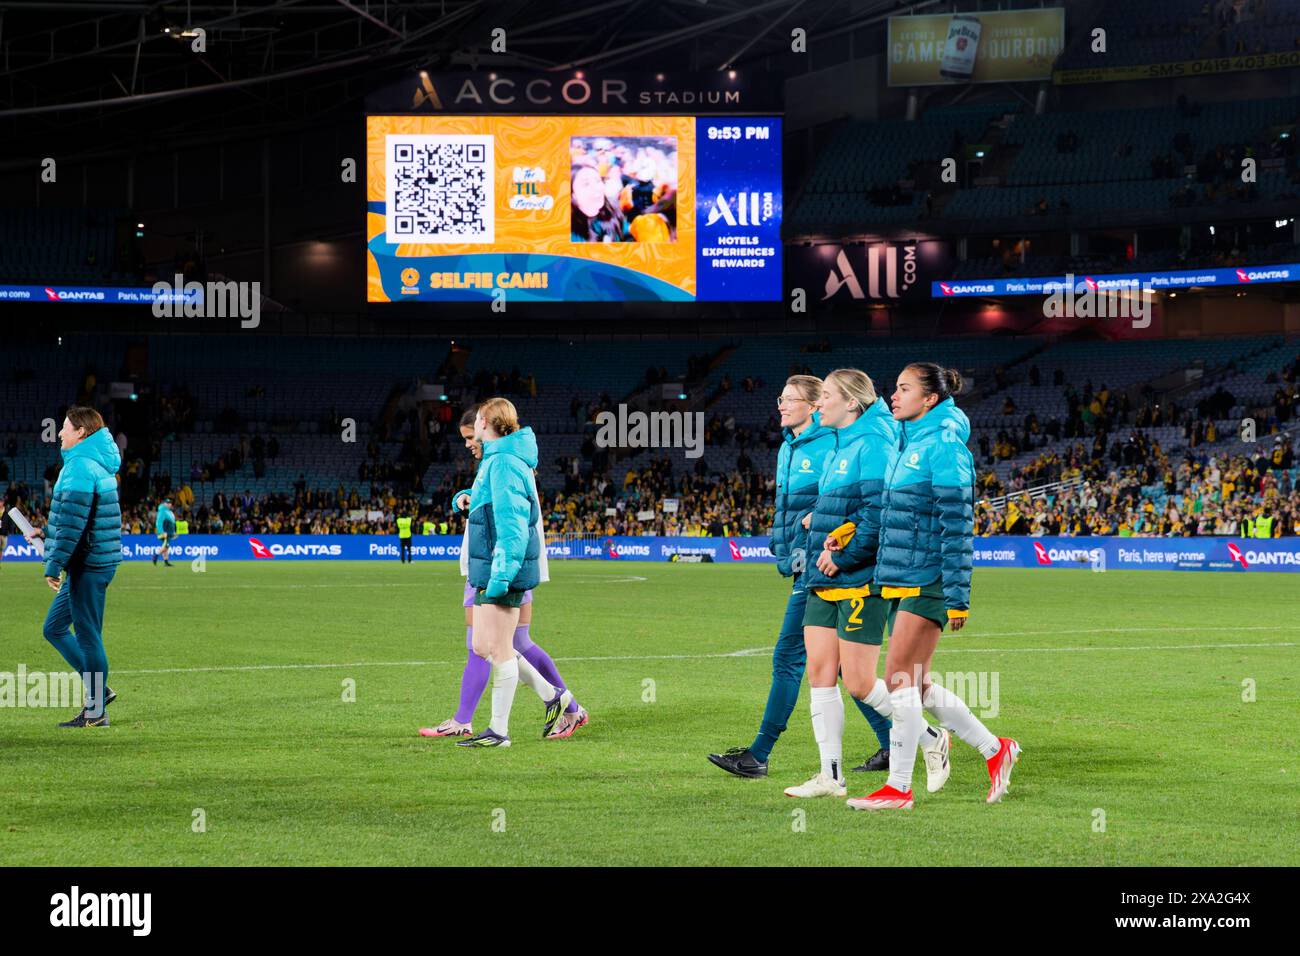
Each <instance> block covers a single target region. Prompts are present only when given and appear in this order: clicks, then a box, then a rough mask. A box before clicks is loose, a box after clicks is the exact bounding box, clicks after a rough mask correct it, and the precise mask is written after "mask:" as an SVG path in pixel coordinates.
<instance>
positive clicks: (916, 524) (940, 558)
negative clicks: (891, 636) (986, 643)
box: [875, 398, 975, 611]
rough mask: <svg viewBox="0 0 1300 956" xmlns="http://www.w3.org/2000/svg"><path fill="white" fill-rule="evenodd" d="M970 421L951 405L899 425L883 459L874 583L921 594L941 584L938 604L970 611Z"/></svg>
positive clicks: (972, 529)
mask: <svg viewBox="0 0 1300 956" xmlns="http://www.w3.org/2000/svg"><path fill="white" fill-rule="evenodd" d="M969 438H970V419H968V418H967V417H966V414H965V413H964V412H963V411H962V410H961V409H959V408H958V407H957V406H956V404H955V403H954V402H953V400H952V399H951V398H947V399H944V400H943V401H942V402H940V403H939V404H938V405H936V406H935V407H934V408H933V409H931V410H930V411H929V412H928V413H927V414H925V415H923V416H922V417H921V418H919V419H917V420H916V421H914V422H903V423H902V429H901V435H900V438H899V441H898V444H897V445H896V446H895V448H894V450H893V451H892V453H891V455H890V461H889V471H888V473H887V475H886V478H885V494H884V510H883V513H882V515H881V519H880V523H881V530H880V553H879V555H878V557H877V559H876V576H875V580H876V583H878V584H881V585H886V586H891V587H923V586H925V585H927V584H932V583H934V582H935V581H939V580H942V582H943V595H944V604H945V606H946V607H947V608H948V609H949V610H951V611H966V610H969V609H970V578H971V557H972V554H973V552H974V533H975V511H974V507H975V459H974V457H973V456H972V455H971V453H970V449H968V448H967V447H966V442H967V440H969Z"/></svg>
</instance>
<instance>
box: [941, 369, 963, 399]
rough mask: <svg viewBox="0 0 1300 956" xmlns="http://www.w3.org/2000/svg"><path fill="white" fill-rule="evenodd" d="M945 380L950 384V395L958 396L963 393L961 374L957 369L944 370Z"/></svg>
mask: <svg viewBox="0 0 1300 956" xmlns="http://www.w3.org/2000/svg"><path fill="white" fill-rule="evenodd" d="M943 377H944V380H945V381H946V382H947V383H948V393H949V394H950V395H956V394H957V393H959V392H960V391H961V382H962V379H961V372H959V371H957V370H956V369H955V368H946V369H944V370H943Z"/></svg>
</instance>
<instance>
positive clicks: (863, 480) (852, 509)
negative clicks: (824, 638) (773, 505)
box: [804, 398, 898, 588]
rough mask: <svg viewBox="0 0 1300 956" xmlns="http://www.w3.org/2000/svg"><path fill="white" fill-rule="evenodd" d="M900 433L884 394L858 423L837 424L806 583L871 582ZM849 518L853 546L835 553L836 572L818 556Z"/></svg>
mask: <svg viewBox="0 0 1300 956" xmlns="http://www.w3.org/2000/svg"><path fill="white" fill-rule="evenodd" d="M897 436H898V425H897V423H896V422H895V421H894V416H893V415H892V414H891V413H890V411H889V406H888V405H886V404H885V400H884V399H883V398H878V399H876V401H875V404H873V405H872V406H871V407H870V408H868V409H867V410H866V411H865V412H864V413H863V414H862V415H860V416H859V417H858V420H857V421H855V422H854V423H853V424H852V425H848V426H846V427H844V428H837V429H835V439H836V445H835V449H834V450H833V451H832V452H831V454H830V455H828V456H827V458H826V463H825V466H824V467H823V469H822V476H821V479H820V481H819V482H818V484H817V506H816V507H815V508H814V509H813V516H812V523H811V526H810V527H809V529H808V548H809V555H808V570H807V571H805V572H804V585H805V586H806V587H809V588H857V587H862V586H863V585H866V584H870V583H871V578H872V572H873V570H874V566H875V563H876V545H877V541H878V531H879V528H880V497H881V492H882V490H883V488H884V479H885V467H886V463H887V462H888V460H889V450H890V449H891V448H892V447H893V446H894V444H895V442H896V441H897V440H898V438H897ZM846 521H852V522H853V523H854V524H855V525H856V526H857V527H856V529H855V531H854V533H853V539H852V540H851V541H850V542H849V543H848V546H847V547H845V548H843V549H842V550H840V551H833V552H831V553H832V560H834V562H835V566H836V567H837V568H839V572H838V573H837V574H836V575H835V576H834V577H830V576H828V575H826V574H824V573H823V572H822V571H820V570H819V569H818V568H817V564H816V562H817V556H818V555H819V554H821V550H822V544H823V543H824V542H825V541H826V536H827V535H828V534H830V533H831V532H832V531H834V530H835V529H836V528H838V527H839V526H840V525H842V524H844V522H846Z"/></svg>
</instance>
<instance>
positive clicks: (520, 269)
mask: <svg viewBox="0 0 1300 956" xmlns="http://www.w3.org/2000/svg"><path fill="white" fill-rule="evenodd" d="M366 152H367V156H366V194H367V230H366V241H367V277H368V283H367V300H368V301H370V302H402V301H407V302H438V301H443V302H446V301H477V300H483V301H488V300H492V299H494V298H496V299H499V298H500V297H501V295H502V294H504V296H505V298H506V300H508V301H510V302H516V301H520V302H565V301H568V302H589V301H667V302H693V301H776V300H779V299H780V298H781V297H782V283H781V120H780V119H779V118H776V117H760V118H754V117H709V118H705V117H694V116H572V117H570V116H446V115H444V116H410V115H407V116H369V117H367V120H366ZM498 290H499V291H498Z"/></svg>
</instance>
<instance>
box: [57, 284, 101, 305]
mask: <svg viewBox="0 0 1300 956" xmlns="http://www.w3.org/2000/svg"><path fill="white" fill-rule="evenodd" d="M45 296H46V298H48V299H49V300H50V301H51V302H70V301H89V302H103V301H104V293H102V292H93V291H89V290H86V289H82V290H80V291H78V290H76V289H68V290H65V291H63V292H56V291H54V290H53V289H51V288H50V287H49V286H46V287H45Z"/></svg>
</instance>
